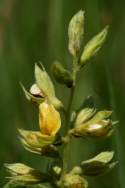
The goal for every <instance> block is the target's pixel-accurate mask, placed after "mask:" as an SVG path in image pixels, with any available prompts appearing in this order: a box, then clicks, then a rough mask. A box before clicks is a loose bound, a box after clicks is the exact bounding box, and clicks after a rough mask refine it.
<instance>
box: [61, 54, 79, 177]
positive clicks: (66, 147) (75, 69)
mask: <svg viewBox="0 0 125 188" xmlns="http://www.w3.org/2000/svg"><path fill="white" fill-rule="evenodd" d="M78 70H79V67H78V57H74V60H73V70H72V77H73V87H72V88H71V90H70V97H69V103H68V107H67V112H66V127H65V134H67V131H68V130H69V127H70V117H71V109H72V103H73V98H74V94H75V86H76V76H77V72H78ZM68 155H69V144H68V142H67V143H65V145H64V152H63V174H64V173H65V172H66V171H67V170H68Z"/></svg>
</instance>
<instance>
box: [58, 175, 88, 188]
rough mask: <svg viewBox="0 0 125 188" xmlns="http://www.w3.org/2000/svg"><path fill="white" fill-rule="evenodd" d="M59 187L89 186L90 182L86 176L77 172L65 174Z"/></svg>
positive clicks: (81, 187) (75, 187) (84, 187)
mask: <svg viewBox="0 0 125 188" xmlns="http://www.w3.org/2000/svg"><path fill="white" fill-rule="evenodd" d="M59 187H64V188H69V187H70V188H87V187H88V182H87V181H86V179H85V178H83V177H81V176H79V175H77V174H72V173H69V174H65V175H64V176H63V178H62V180H61V181H60V182H59Z"/></svg>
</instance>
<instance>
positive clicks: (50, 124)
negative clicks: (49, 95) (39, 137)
mask: <svg viewBox="0 0 125 188" xmlns="http://www.w3.org/2000/svg"><path fill="white" fill-rule="evenodd" d="M39 125H40V129H41V133H42V134H45V135H55V134H56V133H57V132H58V130H59V129H60V127H61V118H60V114H59V112H58V111H57V110H56V109H55V108H54V106H53V105H52V104H48V103H47V102H43V103H41V104H40V105H39Z"/></svg>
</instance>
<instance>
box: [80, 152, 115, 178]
mask: <svg viewBox="0 0 125 188" xmlns="http://www.w3.org/2000/svg"><path fill="white" fill-rule="evenodd" d="M113 156H114V152H113V151H110V152H102V153H100V154H99V155H97V156H96V157H94V158H92V159H89V160H87V161H83V162H82V163H81V168H82V173H83V175H87V176H97V175H101V174H104V173H106V172H107V171H109V170H111V169H112V168H113V167H114V166H115V165H116V164H117V162H112V159H113Z"/></svg>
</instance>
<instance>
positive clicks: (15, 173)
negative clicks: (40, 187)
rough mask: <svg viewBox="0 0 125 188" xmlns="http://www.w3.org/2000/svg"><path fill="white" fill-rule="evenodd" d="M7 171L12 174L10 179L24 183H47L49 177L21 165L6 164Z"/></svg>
mask: <svg viewBox="0 0 125 188" xmlns="http://www.w3.org/2000/svg"><path fill="white" fill-rule="evenodd" d="M5 167H6V169H7V170H8V172H9V173H10V174H11V177H9V178H10V179H12V180H14V181H16V182H20V183H21V182H23V183H28V184H32V183H40V182H46V181H47V175H45V174H44V173H42V172H40V171H38V170H35V169H33V168H31V167H29V166H27V165H24V164H21V163H15V164H5Z"/></svg>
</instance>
